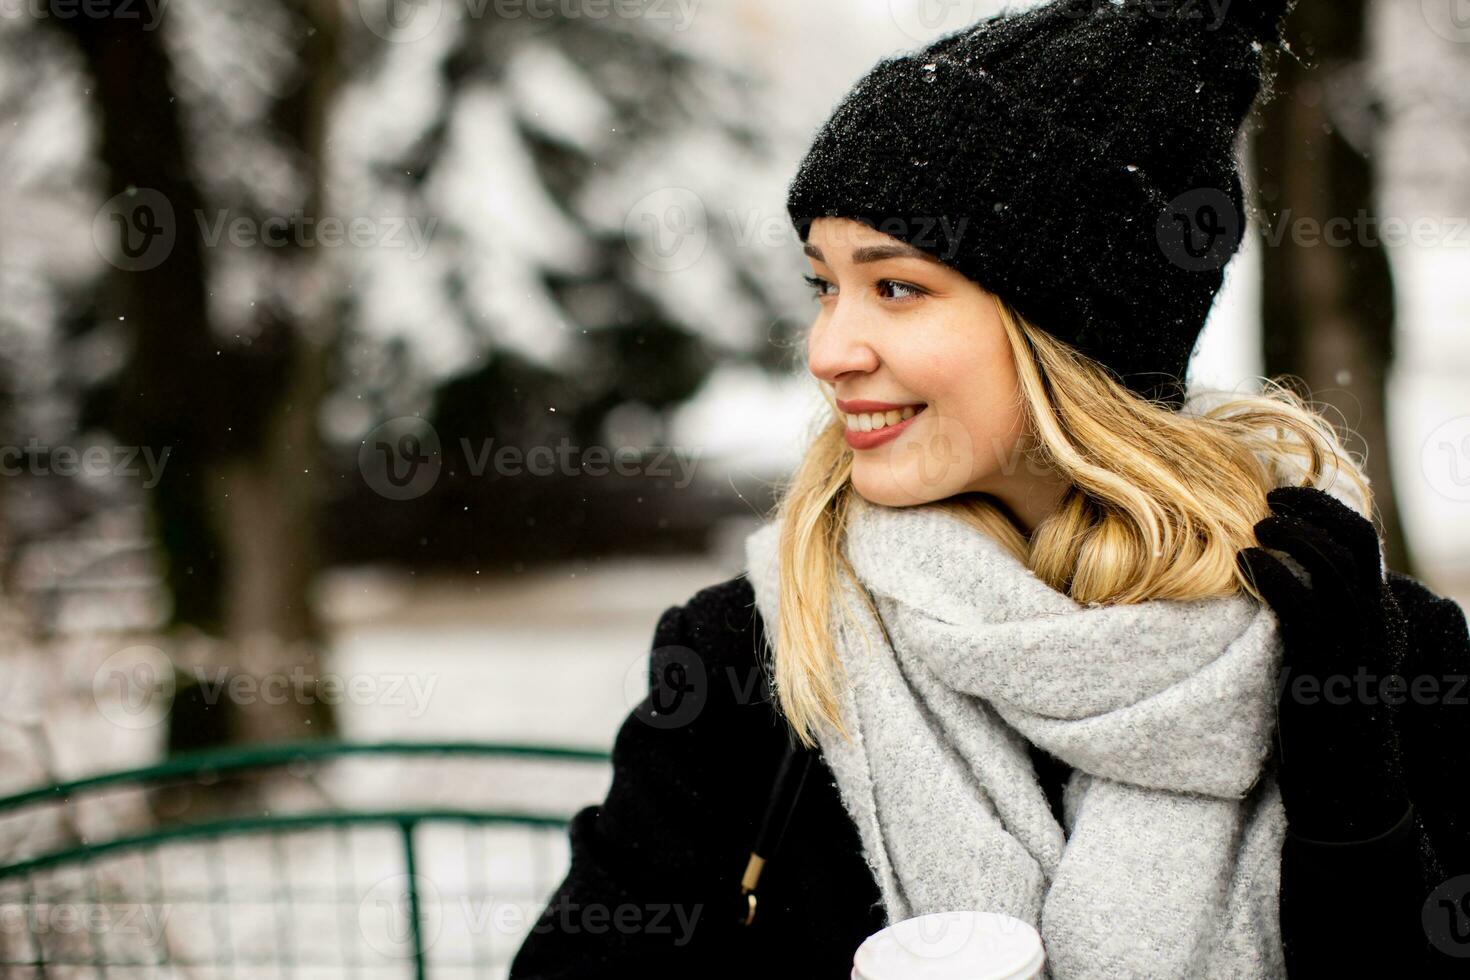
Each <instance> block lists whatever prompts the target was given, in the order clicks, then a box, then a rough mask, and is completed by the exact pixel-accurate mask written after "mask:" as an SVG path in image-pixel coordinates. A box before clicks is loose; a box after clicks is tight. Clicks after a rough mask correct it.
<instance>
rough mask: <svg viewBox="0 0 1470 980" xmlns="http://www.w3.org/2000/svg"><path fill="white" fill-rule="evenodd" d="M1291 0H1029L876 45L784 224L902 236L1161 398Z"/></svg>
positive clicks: (1213, 264)
mask: <svg viewBox="0 0 1470 980" xmlns="http://www.w3.org/2000/svg"><path fill="white" fill-rule="evenodd" d="M1293 2H1294V0H1223V3H1214V2H1212V3H1209V4H1206V3H1204V2H1202V0H1051V2H1048V3H1044V4H1041V5H1039V6H1035V7H1031V8H1029V9H1026V10H1023V11H1020V12H1012V11H1008V10H1007V11H1002V12H1001V13H998V14H995V15H994V16H991V17H988V18H986V19H984V20H981V21H980V22H979V23H977V24H974V25H972V26H970V27H967V28H964V29H962V30H959V31H955V32H952V33H950V34H946V35H945V36H943V37H941V38H940V39H939V40H937V41H935V42H934V43H932V44H930V45H929V46H928V47H926V48H924V49H922V50H920V51H917V52H913V53H909V54H904V55H899V56H895V57H891V58H886V59H884V60H882V61H880V62H879V63H878V64H877V65H876V66H875V67H874V68H873V69H872V70H871V71H870V72H869V73H868V74H867V75H866V76H865V77H863V78H862V79H861V80H859V81H858V83H857V84H856V85H855V86H854V87H853V88H852V90H851V91H850V92H849V93H848V94H847V95H846V96H845V97H844V99H843V100H842V101H841V102H840V103H839V104H838V106H837V108H836V110H835V111H834V112H833V114H832V117H831V118H830V119H829V120H828V121H827V122H826V124H825V125H824V126H823V127H822V129H821V130H820V131H819V132H818V134H817V136H816V139H815V140H814V142H813V144H812V146H811V149H810V150H809V151H808V153H807V155H806V158H805V159H804V161H803V162H802V164H801V167H800V168H799V170H798V171H797V174H796V176H795V178H794V179H793V180H792V183H791V186H790V189H789V192H788V198H787V211H788V213H789V215H790V217H791V220H792V222H793V224H794V225H795V226H796V228H797V230H798V232H799V233H800V236H801V238H802V240H803V241H805V240H807V237H808V234H809V231H810V227H811V222H812V221H813V220H814V219H816V218H818V217H822V216H835V217H846V218H853V219H856V220H858V221H862V222H863V223H865V224H868V225H870V226H872V227H873V228H875V229H877V230H878V231H882V232H885V233H887V234H890V235H892V236H894V237H895V238H898V239H900V240H902V241H905V242H908V243H909V244H911V245H913V246H915V247H917V248H920V249H922V250H924V251H925V252H928V253H930V254H932V255H934V256H935V257H936V258H938V259H940V260H941V261H943V262H945V263H946V264H948V265H950V266H952V267H953V268H955V269H956V270H958V271H959V272H961V273H963V274H964V275H965V276H967V277H968V278H970V279H972V280H974V281H975V282H977V283H979V284H980V285H981V286H983V287H984V288H986V289H987V290H989V291H991V292H994V293H996V294H997V295H999V296H1000V297H1001V298H1002V299H1004V300H1006V301H1007V302H1008V303H1009V304H1010V305H1011V306H1012V307H1014V308H1015V309H1016V310H1017V312H1019V313H1020V314H1021V315H1022V316H1024V317H1026V318H1027V319H1028V320H1030V321H1031V322H1032V323H1034V324H1035V325H1036V326H1037V327H1039V328H1041V329H1043V330H1045V331H1046V332H1047V333H1049V334H1051V335H1052V336H1055V337H1057V338H1059V339H1061V340H1063V341H1066V342H1067V343H1069V344H1071V345H1072V346H1073V347H1075V348H1077V349H1078V350H1080V351H1081V352H1082V353H1084V354H1086V355H1088V356H1089V357H1091V358H1093V359H1094V360H1097V361H1099V362H1101V363H1103V364H1104V365H1107V366H1108V367H1109V368H1111V369H1112V370H1113V371H1114V372H1116V374H1117V375H1118V376H1119V378H1120V379H1121V380H1122V381H1123V383H1124V384H1125V385H1127V387H1128V388H1129V389H1131V390H1132V391H1134V392H1136V393H1137V394H1140V395H1142V396H1143V397H1145V398H1153V399H1159V400H1162V401H1163V402H1165V403H1166V404H1168V405H1169V406H1170V407H1172V408H1178V407H1179V406H1180V405H1181V404H1182V402H1183V394H1184V374H1185V369H1186V367H1187V365H1188V362H1189V357H1190V354H1191V353H1192V351H1193V350H1194V346H1195V343H1196V341H1197V340H1198V339H1199V334H1200V331H1201V329H1202V328H1203V327H1204V322H1205V317H1206V315H1207V314H1208V312H1209V309H1210V306H1211V304H1212V303H1213V302H1214V298H1215V294H1216V292H1218V290H1219V288H1220V284H1221V282H1222V281H1223V279H1224V270H1225V265H1226V263H1227V262H1229V260H1230V258H1231V256H1232V255H1234V253H1235V252H1236V250H1237V248H1238V247H1239V245H1240V242H1241V239H1242V236H1243V234H1244V230H1245V221H1246V215H1245V211H1244V196H1243V192H1242V187H1241V180H1240V172H1239V166H1238V163H1237V159H1236V153H1235V147H1236V142H1237V137H1238V134H1239V131H1240V128H1241V126H1242V124H1243V123H1244V121H1245V118H1246V116H1247V114H1248V113H1249V112H1250V110H1251V107H1252V105H1253V104H1254V103H1255V101H1256V98H1257V96H1258V94H1260V93H1261V92H1262V90H1263V89H1269V82H1268V81H1267V77H1266V76H1265V75H1264V74H1263V65H1264V49H1265V48H1267V47H1273V48H1275V47H1281V46H1282V40H1281V35H1280V27H1281V21H1282V19H1283V18H1284V17H1285V16H1286V13H1287V11H1288V10H1289V8H1290V7H1291V6H1292V4H1293Z"/></svg>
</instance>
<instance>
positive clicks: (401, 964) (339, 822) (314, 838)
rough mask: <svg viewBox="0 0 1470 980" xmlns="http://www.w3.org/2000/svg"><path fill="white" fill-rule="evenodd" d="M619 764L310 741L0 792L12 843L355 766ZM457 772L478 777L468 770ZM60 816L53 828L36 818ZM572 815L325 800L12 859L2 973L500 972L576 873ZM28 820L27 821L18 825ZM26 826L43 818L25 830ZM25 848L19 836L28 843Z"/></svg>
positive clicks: (561, 752) (447, 747)
mask: <svg viewBox="0 0 1470 980" xmlns="http://www.w3.org/2000/svg"><path fill="white" fill-rule="evenodd" d="M353 757H356V758H359V759H367V760H371V761H373V762H376V761H386V760H388V759H390V758H392V759H394V760H397V762H398V764H408V765H412V766H415V767H420V766H422V765H426V764H427V762H428V759H429V758H430V757H432V758H434V759H440V760H442V759H446V758H451V759H458V760H461V761H462V760H501V761H504V760H515V761H516V762H517V763H524V764H528V765H531V766H560V765H565V764H568V763H571V764H597V765H605V763H606V762H607V758H608V757H607V755H606V753H604V752H599V751H589V750H581V749H568V748H553V747H543V746H524V745H497V744H482V743H437V744H423V743H384V744H350V743H349V744H344V743H307V744H299V745H281V746H264V747H251V748H237V749H228V750H220V751H215V752H208V753H197V754H192V755H189V756H185V757H180V758H177V759H173V760H170V761H168V762H166V763H163V764H161V765H157V766H152V767H148V768H143V769H135V770H129V771H119V772H111V773H106V774H103V775H99V776H94V777H90V778H87V779H80V780H75V781H72V782H68V783H64V784H60V785H54V786H46V787H39V788H36V789H33V790H29V791H26V792H23V793H19V794H16V795H13V796H10V797H7V798H4V799H0V843H5V844H6V845H7V853H14V852H15V850H16V849H17V846H19V848H20V849H21V850H22V851H23V850H24V840H25V838H26V836H27V833H28V830H27V828H28V827H29V829H30V830H34V829H35V826H36V825H37V824H38V823H40V824H44V825H45V826H47V827H50V828H52V829H54V828H56V827H61V828H63V829H65V827H66V821H65V820H64V819H61V817H64V815H65V814H66V813H68V812H72V811H74V810H75V809H76V808H77V807H79V806H80V805H82V804H83V803H84V802H86V801H90V802H92V803H93V804H96V803H97V802H98V801H103V802H104V804H105V801H106V799H107V798H108V794H115V793H118V792H120V791H130V790H133V791H137V790H147V789H149V788H158V787H166V786H175V787H176V786H179V785H180V784H181V783H182V784H185V785H193V786H199V787H209V786H218V785H219V784H220V782H221V780H224V779H230V778H236V779H237V778H239V777H240V776H242V775H255V776H259V775H261V774H267V773H270V772H271V771H273V770H282V769H284V770H285V771H286V772H289V773H291V774H293V775H301V774H302V773H309V772H315V771H317V770H319V769H320V768H321V767H325V766H330V765H333V764H335V763H337V762H340V761H341V760H343V759H347V758H353ZM460 778H465V777H464V776H463V774H462V773H461V774H460ZM48 811H51V813H52V814H53V816H56V817H57V819H55V820H49V821H48V820H40V821H38V820H37V819H36V817H37V815H44V814H46V813H47V812H48ZM568 816H569V814H568V813H565V812H562V813H553V812H536V811H532V810H498V809H477V808H465V809H445V808H439V807H429V808H425V807H421V806H405V807H404V808H402V809H381V808H374V809H343V808H328V809H315V810H312V811H311V812H293V813H247V814H234V815H229V816H227V817H223V818H219V819H205V820H200V821H190V822H174V823H164V824H162V825H157V826H151V827H148V828H146V829H145V830H143V831H141V832H134V833H123V834H119V835H117V836H111V837H106V838H103V839H83V840H72V841H69V842H66V843H65V845H64V846H55V843H54V842H48V843H47V844H46V845H43V846H42V848H41V850H40V851H39V852H38V853H34V854H29V855H27V856H24V857H23V858H21V859H19V860H12V861H11V863H9V864H6V865H5V866H0V977H4V978H11V977H14V978H22V977H25V978H29V977H137V978H143V977H148V978H153V977H188V978H191V980H193V978H199V980H212V978H216V977H219V978H225V977H230V978H254V977H282V978H285V977H290V978H317V977H322V978H325V977H363V978H367V977H410V976H411V977H417V978H424V977H431V976H432V977H435V978H442V977H454V976H464V977H477V978H478V977H494V976H503V975H504V973H505V970H506V967H507V966H508V963H509V960H510V958H511V956H512V955H513V954H514V951H515V948H516V947H517V946H518V945H519V942H520V940H521V938H523V937H524V935H525V932H526V930H527V929H529V928H530V926H531V925H532V923H533V922H534V917H535V914H536V913H537V912H538V911H539V910H540V907H541V906H542V905H543V904H544V901H545V899H546V897H547V895H548V894H549V892H550V890H551V889H552V888H553V887H554V886H555V884H556V882H557V881H558V880H559V878H560V876H561V875H562V874H563V873H564V870H565V868H564V862H565V847H566V833H565V828H566V823H567V819H568ZM17 821H18V822H19V823H18V826H19V828H20V829H19V830H16V829H14V828H13V827H12V829H11V830H10V831H8V832H7V831H6V829H5V828H6V825H7V824H16V822H17ZM27 821H29V823H27ZM17 840H18V841H21V842H22V843H21V844H20V845H17V844H16V843H15V841H17Z"/></svg>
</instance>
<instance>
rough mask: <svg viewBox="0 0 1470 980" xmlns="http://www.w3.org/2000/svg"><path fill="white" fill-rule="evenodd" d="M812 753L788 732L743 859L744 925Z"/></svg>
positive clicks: (752, 911) (797, 797)
mask: <svg viewBox="0 0 1470 980" xmlns="http://www.w3.org/2000/svg"><path fill="white" fill-rule="evenodd" d="M813 755H814V753H813V752H812V750H811V749H809V748H807V747H806V746H805V745H803V744H802V743H801V742H800V741H799V740H798V739H796V738H795V737H794V736H792V735H790V734H789V733H788V735H787V740H786V749H785V751H784V752H783V753H782V755H781V763H780V765H779V766H777V768H776V779H775V781H774V782H773V783H772V784H771V796H770V799H768V800H767V801H766V812H765V815H764V816H763V817H761V826H760V831H759V832H758V833H757V834H756V838H755V847H754V848H752V849H751V852H750V860H749V861H747V862H746V865H745V875H744V876H743V877H742V878H741V879H740V894H741V895H743V896H745V917H744V918H743V919H742V920H741V921H742V923H743V924H744V925H747V926H748V925H750V924H751V922H752V921H754V919H755V904H756V903H755V888H756V884H757V883H758V882H759V881H760V876H761V872H762V871H764V870H765V866H766V862H767V861H768V860H770V859H771V858H772V857H774V856H775V854H776V851H777V849H778V848H779V847H780V846H781V838H782V837H784V836H785V834H786V828H787V826H789V825H790V823H791V816H792V814H793V813H795V812H796V804H797V801H798V800H800V799H801V791H802V788H803V787H804V786H805V785H806V777H807V773H808V772H810V771H811V766H812V757H813Z"/></svg>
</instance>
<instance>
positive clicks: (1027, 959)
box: [852, 910, 1046, 980]
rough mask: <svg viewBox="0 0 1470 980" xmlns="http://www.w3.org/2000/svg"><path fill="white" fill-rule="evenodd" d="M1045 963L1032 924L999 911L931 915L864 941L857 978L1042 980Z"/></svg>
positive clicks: (898, 924)
mask: <svg viewBox="0 0 1470 980" xmlns="http://www.w3.org/2000/svg"><path fill="white" fill-rule="evenodd" d="M1045 963H1046V954H1045V951H1044V950H1043V948H1042V945H1041V936H1040V935H1038V934H1037V932H1036V930H1035V929H1033V928H1032V927H1031V925H1030V924H1029V923H1026V922H1023V921H1021V920H1020V919H1017V918H1013V917H1012V916H1009V915H1002V914H1001V913H999V912H977V911H970V910H962V911H955V912H931V913H930V914H928V915H920V916H915V917H914V918H912V919H904V920H903V921H902V922H895V923H894V924H893V925H891V926H888V927H887V928H886V929H882V930H880V931H878V932H875V933H873V934H872V935H871V936H869V937H868V938H867V939H865V940H863V944H862V945H861V946H859V947H858V948H857V954H856V955H855V956H854V957H853V961H852V980H1040V978H1041V976H1042V967H1043V965H1044V964H1045Z"/></svg>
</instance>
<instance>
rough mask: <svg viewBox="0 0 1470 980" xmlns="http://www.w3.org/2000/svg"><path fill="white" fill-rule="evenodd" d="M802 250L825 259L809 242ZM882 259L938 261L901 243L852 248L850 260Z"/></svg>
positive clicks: (820, 260)
mask: <svg viewBox="0 0 1470 980" xmlns="http://www.w3.org/2000/svg"><path fill="white" fill-rule="evenodd" d="M802 252H804V253H805V254H807V255H810V256H811V257H812V258H814V259H816V260H817V261H818V262H825V261H827V260H826V259H825V258H823V257H822V250H821V249H820V248H817V246H815V245H813V244H811V243H810V242H808V243H806V245H805V246H803V247H802ZM884 259H927V260H929V261H930V262H938V261H939V260H938V259H936V258H935V257H934V256H932V255H930V254H929V253H928V252H924V251H921V250H919V249H917V248H914V247H913V246H912V245H906V244H903V243H898V244H893V245H864V246H862V247H860V248H855V249H853V250H852V261H853V264H854V265H859V264H862V263H864V262H881V261H883V260H884Z"/></svg>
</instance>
